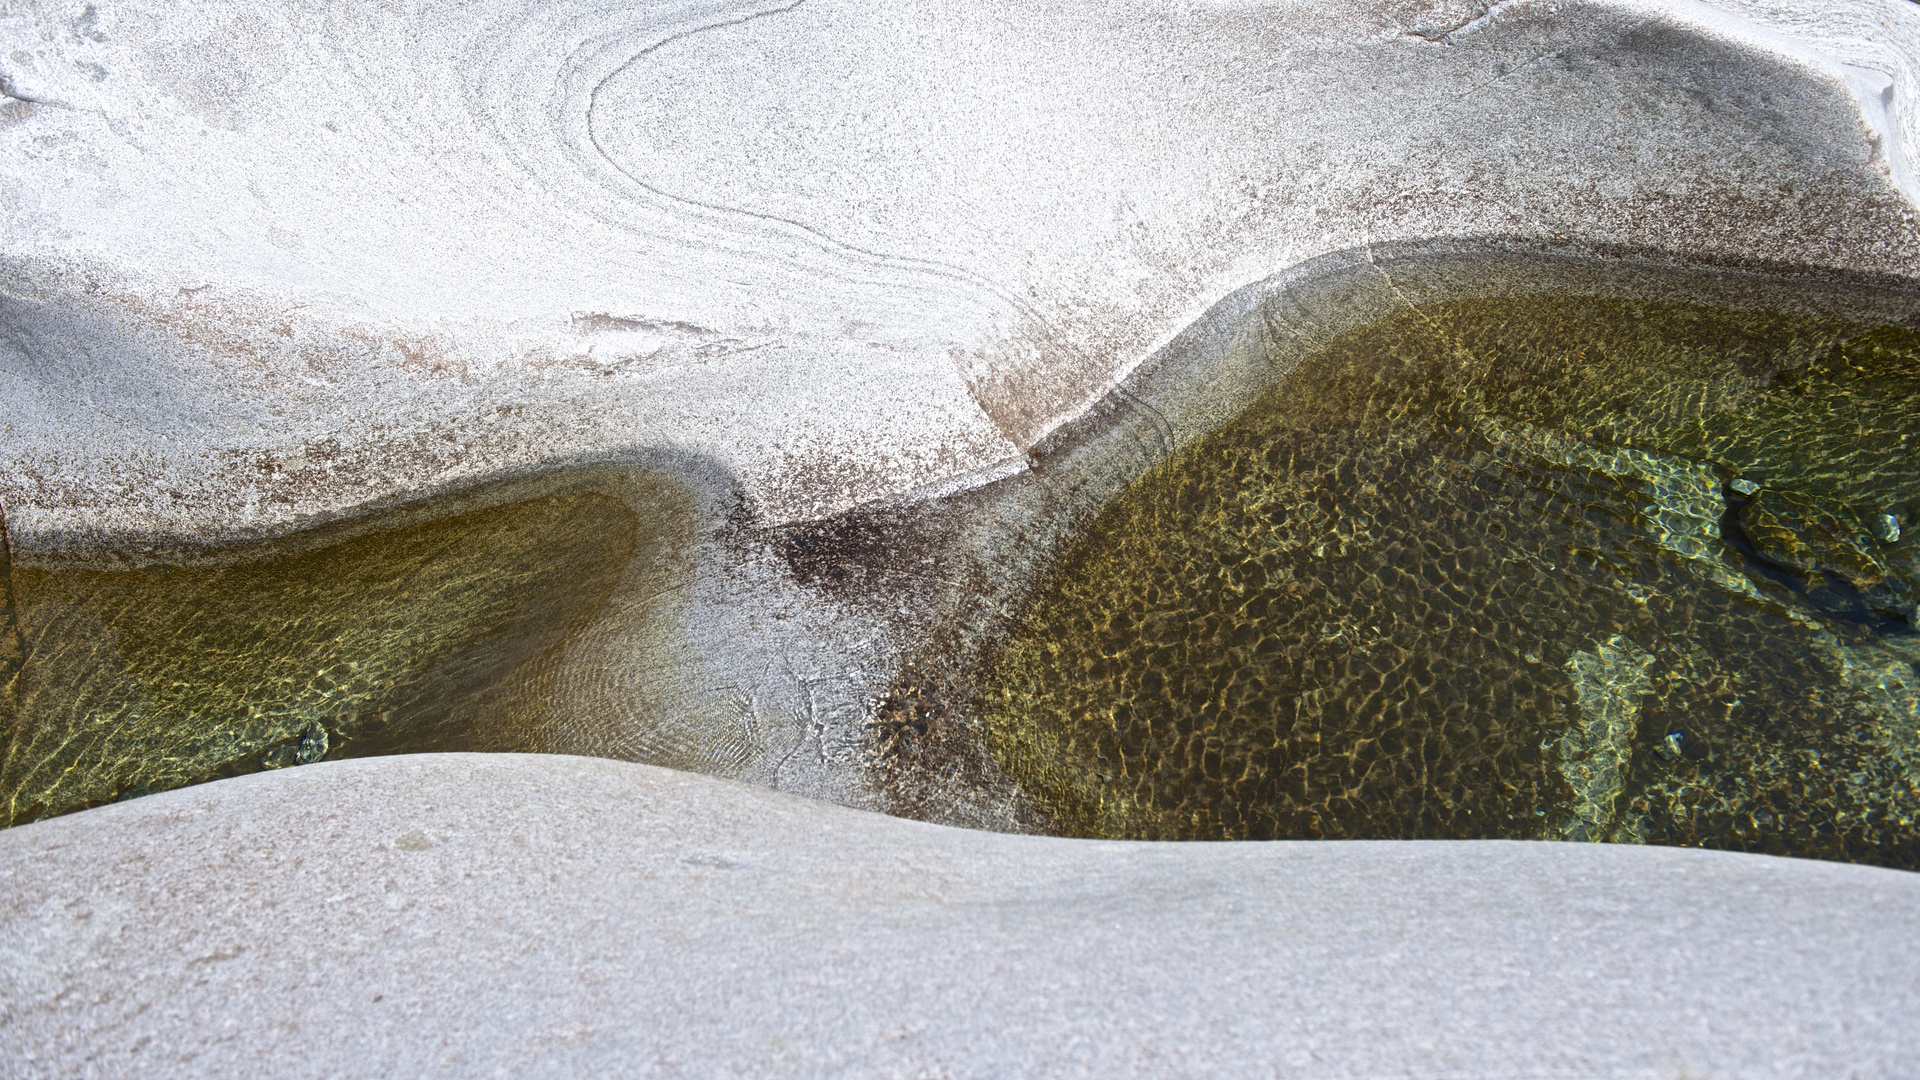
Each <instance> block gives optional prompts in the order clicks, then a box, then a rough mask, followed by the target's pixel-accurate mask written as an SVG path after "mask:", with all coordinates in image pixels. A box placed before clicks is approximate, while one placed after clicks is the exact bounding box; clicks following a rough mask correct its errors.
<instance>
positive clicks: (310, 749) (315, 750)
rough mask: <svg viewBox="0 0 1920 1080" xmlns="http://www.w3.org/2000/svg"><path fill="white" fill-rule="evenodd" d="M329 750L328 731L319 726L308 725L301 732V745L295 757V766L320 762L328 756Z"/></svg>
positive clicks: (295, 752)
mask: <svg viewBox="0 0 1920 1080" xmlns="http://www.w3.org/2000/svg"><path fill="white" fill-rule="evenodd" d="M327 748H328V738H327V729H326V728H324V727H322V726H320V725H319V724H308V725H307V726H306V729H305V730H303V731H301V732H300V743H299V746H298V747H297V748H296V749H295V750H294V755H293V760H294V764H296V765H308V764H311V763H313V762H316V761H319V760H320V759H321V758H323V757H326V756H327Z"/></svg>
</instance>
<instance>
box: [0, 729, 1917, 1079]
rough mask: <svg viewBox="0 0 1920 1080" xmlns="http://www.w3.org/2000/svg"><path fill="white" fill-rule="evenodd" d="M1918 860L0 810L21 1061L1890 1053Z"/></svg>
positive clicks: (1394, 1060) (1082, 1071)
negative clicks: (11, 825) (1854, 861)
mask: <svg viewBox="0 0 1920 1080" xmlns="http://www.w3.org/2000/svg"><path fill="white" fill-rule="evenodd" d="M1916 942H1920V876H1915V875H1911V874H1904V873H1899V872H1895V871H1888V870H1875V869H1869V868H1865V867H1858V866H1840V865H1830V864H1822V863H1813V862H1803V861H1796V860H1786V859H1773V858H1767V857H1763V856H1747V855H1728V854H1719V853H1712V852H1701V851H1682V850H1673V849H1658V848H1626V847H1615V846H1606V845H1572V844H1546V843H1532V844H1527V843H1497V842H1486V843H1398V844H1396V843H1319V844H1313V843H1304V844H1302V843H1276V844H1129V843H1093V842H1081V841H1065V840H1051V839H1044V838H1037V837H1020V836H1008V835H1001V834H993V833H978V832H968V831H962V830H954V829H947V828H942V827H940V826H934V825H926V824H922V823H918V822H910V821H903V820H900V819H897V818H887V817H881V816H878V815H873V814H866V813H861V812H858V811H853V810H847V809H843V808H839V807H833V806H829V805H826V804H822V803H815V802H809V801H806V800H802V799H797V798H794V797H791V796H785V795H780V794H777V793H773V792H768V791H765V790H763V789H760V788H756V787H749V786H746V785H741V784H734V783H729V782H726V781H719V780H711V779H706V778H702V777H694V776H689V775H687V774H684V773H674V772H669V771H666V770H662V769H655V768H650V767H647V766H642V765H631V764H624V763H616V762H605V761H595V760H591V759H585V758H567V757H520V756H511V755H498V756H484V757H476V756H463V755H446V756H442V755H423V756H418V757H400V758H382V759H375V760H367V761H354V762H330V763H323V764H320V765H313V766H307V767H304V768H300V769H291V770H287V771H284V772H279V773H271V774H263V775H258V776H252V777H245V778H241V779H239V780H234V781H226V782H222V783H218V784H210V785H207V786H204V787H199V788H191V789H187V790H182V791H175V792H169V793H166V794H163V795H156V796H150V797H148V798H145V799H141V800H138V801H135V802H131V803H122V804H119V805H116V806H113V807H109V808H106V809H103V810H95V811H88V812H87V813H84V814H80V815H76V816H73V817H68V818H60V819H55V820H52V821H46V822H41V823H39V824H35V825H27V826H22V827H20V828H16V829H12V830H9V831H7V832H4V833H0V950H4V952H0V955H4V956H5V957H6V962H5V963H4V964H0V1073H4V1074H5V1075H7V1076H10V1077H21V1078H23V1080H24V1078H28V1077H34V1078H37V1077H96V1076H99V1077H107V1076H116V1077H117V1076H140V1077H171V1076H181V1077H189V1076H190V1077H227V1076H233V1077H240V1076H262V1075H272V1076H278V1077H308V1076H312V1077H322V1076H410V1077H437V1076H448V1077H472V1076H492V1075H513V1076H569V1077H570V1076H587V1075H595V1076H598V1075H617V1076H713V1077H719V1076H739V1077H766V1076H847V1077H880V1076H886V1077H893V1076H897V1077H920V1076H939V1077H954V1078H962V1077H989V1076H1023V1077H1025V1076H1035V1077H1037V1076H1086V1077H1101V1078H1109V1077H1129V1076H1142V1077H1162V1076H1270V1075H1271V1076H1289V1077H1303V1078H1316V1080H1318V1078H1333V1077H1342V1078H1345V1077H1351V1078H1368V1080H1371V1078H1377V1077H1388V1076H1392V1077H1420V1078H1426V1077H1447V1078H1460V1080H1469V1078H1470V1080H1485V1078H1489V1077H1529V1078H1532V1077H1646V1078H1654V1077H1659V1078H1672V1077H1683V1076H1684V1077H1700V1078H1711V1077H1729V1078H1732V1077H1738V1078H1741V1080H1754V1078H1763V1077H1833V1076H1855V1077H1897V1076H1905V1075H1909V1074H1910V1071H1911V1066H1912V1063H1913V1061H1914V1060H1915V1055H1916V1053H1920V1025H1915V1024H1913V1023H1912V1022H1911V1019H1912V1013H1913V1008H1914V1003H1915V1001H1916V999H1920V946H1916V944H1915V943H1916Z"/></svg>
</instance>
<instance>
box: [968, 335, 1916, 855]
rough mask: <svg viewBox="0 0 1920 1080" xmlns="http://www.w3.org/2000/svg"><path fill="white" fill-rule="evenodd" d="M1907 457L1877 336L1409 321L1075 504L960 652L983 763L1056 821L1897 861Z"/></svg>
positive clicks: (1907, 373) (1141, 833)
mask: <svg viewBox="0 0 1920 1080" xmlns="http://www.w3.org/2000/svg"><path fill="white" fill-rule="evenodd" d="M1917 443H1920V335H1915V334H1914V333H1913V332H1911V331H1909V330H1905V329H1901V328H1896V327H1871V326H1862V325H1853V324H1849V323H1845V322H1841V321H1836V320H1823V319H1815V318H1806V317H1798V316H1789V315H1781V314H1773V313H1765V312H1752V311H1733V310H1725V309H1713V308H1707V307H1702V306H1696V305H1688V304H1683V303H1648V302H1625V301H1616V300H1609V299H1604V298H1593V297H1553V298H1530V299H1503V300H1485V301H1462V302H1454V303H1442V304H1432V305H1426V306H1423V307H1421V308H1419V309H1417V310H1410V311H1408V312H1406V313H1403V314H1401V315H1399V316H1396V317H1394V318H1390V319H1387V320H1385V321H1383V322H1380V323H1377V324H1374V325H1372V326H1369V327H1365V328H1362V329H1360V330H1357V331H1354V332H1352V333H1350V334H1347V335H1345V336H1343V337H1341V338H1339V339H1338V340H1336V341H1334V342H1333V343H1331V344H1330V345H1328V346H1327V347H1326V348H1325V349H1323V350H1321V351H1320V352H1318V353H1316V354H1315V355H1314V356H1312V357H1310V358H1308V359H1307V360H1305V361H1304V362H1303V363H1302V364H1301V366H1300V367H1299V368H1298V369H1297V370H1296V371H1295V372H1294V373H1293V374H1292V375H1291V376H1290V377H1289V378H1288V379H1287V380H1286V382H1285V383H1283V384H1282V385H1281V386H1280V387H1279V388H1277V389H1276V390H1274V391H1273V392H1272V393H1270V394H1269V395H1267V396H1266V397H1265V398H1264V399H1262V400H1261V401H1260V402H1259V403H1257V404H1256V405H1254V406H1253V407H1252V408H1250V409H1248V410H1247V411H1246V412H1245V413H1244V414H1242V415H1241V416H1239V417H1237V418H1235V419H1233V420H1231V421H1229V422H1228V423H1226V424H1225V425H1223V426H1222V427H1220V428H1218V429H1216V430H1215V431H1213V432H1212V433H1210V434H1209V435H1207V436H1205V437H1203V438H1201V439H1199V440H1198V441H1196V442H1194V443H1193V444H1191V445H1189V446H1187V447H1186V448H1184V449H1182V450H1180V451H1178V452H1176V453H1175V454H1174V455H1173V456H1172V457H1170V458H1169V459H1167V460H1166V461H1164V462H1163V463H1161V464H1160V465H1159V466H1157V467H1155V468H1154V469H1153V470H1151V471H1150V472H1149V473H1148V474H1146V475H1145V476H1143V477H1142V478H1141V479H1139V480H1138V481H1136V482H1135V483H1134V484H1133V485H1132V486H1131V487H1130V488H1129V489H1128V490H1127V491H1125V492H1124V493H1123V494H1121V495H1120V496H1119V497H1117V498H1115V499H1114V500H1113V501H1112V502H1111V503H1109V504H1108V505H1107V506H1106V507H1104V508H1103V509H1102V510H1101V511H1100V512H1099V513H1098V514H1097V515H1096V517H1095V518H1094V520H1093V521H1092V523H1091V524H1090V525H1089V526H1088V527H1087V528H1086V529H1085V530H1084V532H1083V533H1082V534H1081V535H1080V536H1079V537H1078V538H1077V539H1076V540H1074V541H1073V542H1072V543H1071V544H1070V545H1069V547H1068V548H1067V550H1066V551H1065V552H1064V554H1063V555H1062V557H1061V558H1060V560H1059V561H1058V563H1057V564H1056V565H1055V567H1054V568H1053V569H1052V571H1051V572H1050V573H1049V574H1048V576H1047V577H1046V578H1045V580H1044V581H1043V582H1042V584H1041V585H1040V587H1039V588H1038V589H1037V590H1036V592H1035V593H1034V595H1033V597H1032V598H1031V601H1030V604H1029V606H1028V608H1027V609H1026V611H1025V614H1024V616H1023V617H1022V619H1021V621H1020V623H1019V625H1018V627H1017V628H1016V630H1015V632H1014V633H1013V634H1012V635H1011V636H1010V638H1009V639H1008V640H1007V641H1006V642H1005V643H1004V644H1003V645H1002V646H1001V648H1000V649H999V651H998V653H997V655H996V656H995V657H994V658H993V660H992V662H991V664H990V670H989V673H988V677H987V680H986V688H985V692H984V701H983V710H984V721H985V728H986V735H987V739H988V743H989V745H990V747H991V749H992V751H993V753H994V755H995V757H996V758H997V759H998V760H999V762H1000V763H1001V765H1002V766H1003V767H1004V768H1005V769H1006V770H1007V771H1008V773H1009V774H1010V775H1011V776H1012V777H1013V778H1014V779H1015V781H1016V782H1018V783H1019V784H1020V785H1021V786H1022V787H1023V788H1024V789H1025V790H1026V791H1027V792H1028V793H1029V794H1030V795H1032V796H1033V797H1034V798H1035V799H1036V800H1037V801H1038V802H1039V803H1040V804H1041V805H1042V806H1043V807H1044V808H1045V809H1046V810H1047V811H1048V812H1049V813H1050V814H1051V815H1052V816H1053V818H1054V820H1055V822H1056V824H1057V826H1058V827H1059V829H1060V830H1061V831H1063V832H1066V833H1070V834H1074V835H1083V836H1107V837H1141V838H1165V839H1193V838H1218V839H1253V838H1274V837H1341V838H1395V837H1544V838H1557V839H1583V840H1615V841H1643V842H1653V843H1667V844H1683V845H1699V846H1710V847H1719V848H1731V849H1737V850H1749V851H1767V852H1775V853H1781V854H1797V855H1807V856H1814V857H1822V858H1833V859H1846V860H1853V861H1864V862H1873V863H1882V864H1888V865H1896V866H1909V867H1920V770H1916V768H1915V766H1920V705H1916V702H1917V701H1920V695H1916V689H1917V688H1920V668H1916V666H1915V664H1916V663H1920V645H1917V644H1916V642H1917V640H1920V639H1916V636H1915V635H1914V634H1913V632H1912V628H1911V626H1910V625H1909V623H1910V620H1911V619H1912V618H1913V615H1912V612H1913V605H1914V602H1915V600H1916V599H1917V598H1920V552H1917V551H1916V545H1915V544H1914V541H1913V530H1908V531H1906V532H1905V533H1904V534H1902V533H1900V532H1899V530H1898V525H1899V524H1900V523H1901V522H1903V521H1913V520H1915V514H1916V511H1920V460H1916V457H1915V455H1914V453H1913V450H1914V449H1916V444H1917ZM1736 481H1738V482H1739V483H1738V484H1737V486H1735V482H1736ZM1746 491H1753V492H1754V494H1753V497H1752V498H1750V499H1749V498H1746V497H1744V494H1743V493H1744V492H1746ZM1896 537H1897V538H1896Z"/></svg>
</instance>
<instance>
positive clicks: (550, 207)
mask: <svg viewBox="0 0 1920 1080" xmlns="http://www.w3.org/2000/svg"><path fill="white" fill-rule="evenodd" d="M1917 35H1920V14H1916V11H1915V9H1914V8H1913V6H1912V5H1911V4H1907V3H1902V2H1899V0H1878V2H1874V3H1862V4H1841V3H1833V2H1824V3H1823V2H1813V0H1798V2H1794V3H1746V2H1742V3H1737V4H1734V5H1733V6H1732V7H1731V8H1730V9H1722V8H1714V7H1708V6H1705V5H1699V4H1681V3H1674V4H1658V5H1655V4H1644V3H1593V2H1564V3H1560V2H1527V3H1520V2H1503V3H1499V4H1495V5H1492V6H1488V5H1485V4H1482V3H1460V2H1458V0H1435V2H1426V0H1409V2H1387V3H1380V2H1371V3H1340V4H1332V5H1313V6H1310V7H1309V6H1300V5H1293V4H1286V3H1273V4H1232V5H1225V4H1222V5H1184V6H1174V5H1162V4H1150V3H1118V4H1113V5H1107V6H1100V7H1092V8H1089V7H1087V6H1085V5H1077V4H1051V5H1041V6H1034V5H1028V4H1018V5H1014V4H1007V5H999V4H969V5H964V6H962V7H958V8H955V7H953V6H951V5H939V4H906V5H902V4H876V3H850V2H838V0H801V2H791V0H789V2H785V3H714V2H689V3H672V4H657V5H648V6H640V7H636V6H632V5H619V4H611V3H558V4H555V3H540V4H530V3H515V2H512V0H487V2H484V3H477V4H466V5H460V6H457V7H456V6H451V5H443V4H433V3H411V4H398V5H395V4H386V5H376V4H356V5H346V6H335V7H330V8H327V9H325V10H321V9H288V10H279V9H275V10H264V9H260V8H258V6H257V5H242V4H237V3H236V4H222V3H215V4H205V5H195V6H194V7H193V9H192V10H190V11H183V10H181V9H180V8H179V7H178V6H177V5H170V4H160V3H156V2H151V0H94V2H92V3H87V4H81V5H74V4H66V3H48V2H29V3H22V4H15V5H11V6H9V7H8V8H7V9H6V11H5V13H4V14H0V91H4V93H5V95H6V98H5V102H4V115H3V116H0V141H3V142H4V146H5V153H4V154H0V192H3V193H4V194H0V215H4V221H5V228H4V233H3V234H0V236H3V238H0V291H3V294H4V299H3V302H4V307H5V314H4V326H5V328H6V333H5V335H4V337H3V338H0V340H4V345H3V346H0V348H3V349H4V364H3V365H0V366H3V367H4V375H3V376H0V378H4V379H5V380H6V384H7V387H8V389H7V391H6V393H5V394H4V395H0V409H3V410H4V411H3V412H0V425H4V427H3V428H0V431H4V433H5V437H4V440H3V441H0V455H3V456H0V462H3V463H4V468H0V476H3V477H4V480H3V481H0V500H4V502H5V505H6V508H7V514H8V523H9V527H10V529H11V531H12V533H13V537H14V541H15V546H16V547H17V548H18V549H19V550H20V551H21V552H22V553H24V554H25V555H27V556H32V555H33V553H34V552H36V551H47V552H50V551H56V550H69V551H71V550H96V549H99V548H101V547H103V546H112V545H115V544H119V545H125V544H127V543H131V542H135V541H138V540H141V539H148V538H161V539H166V538H174V539H179V538H202V539H205V538H223V537H224V538H234V537H240V536H245V535H251V534H256V533H261V532H273V531H279V530H284V529H285V528H287V527H289V526H290V525H291V524H293V523H295V522H298V521H302V520H306V519H310V518H313V517H315V516H316V515H325V514H329V513H338V512H342V511H346V510H350V509H352V508H354V507H357V506H361V505H365V504H368V503H372V502H378V501H381V500H392V499H395V498H401V497H406V496H411V495H417V494H421V493H425V492H429V491H433V490H438V489H443V488H448V487H459V486H462V485H465V484H469V483H472V482H475V481H477V480H480V479H484V478H487V477H492V476H498V475H504V474H511V473H514V472H516V471H523V470H527V469H532V468H539V467H547V466H552V465H557V464H563V463H566V462H569V461H577V460H582V459H595V458H605V457H608V456H614V457H618V456H622V455H633V454H637V453H642V452H645V453H654V454H659V453H670V454H676V455H682V456H688V455H691V456H695V457H700V458H703V459H707V460H710V461H711V462H713V463H714V464H715V465H716V466H717V467H718V468H719V469H721V470H722V471H723V472H724V473H725V474H726V475H727V476H729V477H731V478H733V479H734V480H735V481H736V482H737V484H738V487H739V489H740V491H741V492H742V494H743V496H744V497H745V499H746V500H747V502H748V504H749V506H750V508H751V512H752V513H753V514H754V516H755V517H756V519H757V520H761V521H764V522H772V523H779V522H789V521H796V520H806V519H813V518H819V517H822V516H825V515H829V514H831V513H834V512H837V511H839V510H842V509H844V508H846V507H848V506H850V505H854V504H857V503H861V502H866V501H871V500H874V499H879V498H885V497H888V496H892V495H897V494H900V493H902V492H907V491H912V490H916V489H920V488H923V487H926V486H928V485H941V484H948V485H951V484H953V483H956V482H957V483H966V482H968V481H967V479H966V478H968V477H975V478H977V477H981V476H992V475H999V474H1002V473H1004V472H1006V471H1007V470H1008V469H1011V468H1018V467H1019V463H1020V460H1021V455H1022V454H1023V453H1024V452H1025V451H1026V450H1027V449H1029V448H1030V447H1031V446H1032V445H1034V444H1035V442H1036V441H1037V440H1039V439H1041V438H1042V437H1043V436H1045V435H1046V433H1048V432H1049V431H1052V430H1054V429H1055V428H1056V426H1057V425H1058V424H1059V423H1060V422H1062V421H1063V420H1065V419H1067V418H1069V417H1072V416H1074V415H1076V414H1078V413H1079V412H1080V411H1081V410H1083V409H1084V408H1085V407H1086V406H1087V405H1088V404H1089V403H1091V402H1093V401H1095V400H1097V399H1098V398H1099V397H1100V396H1101V395H1102V394H1104V393H1105V392H1106V391H1107V390H1108V389H1109V388H1110V387H1111V386H1113V385H1114V383H1115V381H1116V380H1117V379H1119V378H1120V377H1122V376H1123V375H1124V374H1125V373H1126V372H1127V371H1129V370H1131V369H1132V368H1133V367H1134V366H1135V365H1136V364H1138V363H1139V362H1140V361H1141V360H1142V359H1143V358H1144V357H1147V356H1148V355H1150V354H1151V353H1153V352H1154V350H1155V349H1157V348H1159V347H1160V346H1161V345H1162V344H1164V343H1165V342H1167V341H1168V340H1170V339H1171V338H1172V337H1173V336H1174V335H1175V334H1176V333H1177V332H1179V331H1180V330H1181V329H1182V328H1183V327H1186V326H1188V325H1189V324H1190V323H1192V321H1193V320H1194V319H1195V318H1197V317H1198V316H1199V315H1200V314H1201V313H1202V312H1204V311H1206V310H1208V309H1209V308H1210V307H1212V306H1213V305H1214V304H1215V303H1216V302H1217V301H1219V300H1220V299H1221V298H1222V297H1225V296H1227V295H1229V294H1230V293H1232V292H1233V290H1235V289H1237V288H1240V287H1242V286H1244V285H1246V284H1247V283H1248V282H1252V281H1258V280H1261V279H1264V278H1266V277H1267V276H1269V275H1271V274H1273V273H1275V272H1277V271H1283V270H1285V269H1286V268H1288V267H1291V266H1296V265H1298V264H1300V263H1302V262H1304V261H1306V260H1310V259H1312V258H1314V257H1317V256H1320V255H1323V254H1325V253H1328V252H1333V251H1341V250H1351V249H1356V248H1361V247H1368V246H1372V245H1376V244H1384V243H1393V242H1401V241H1408V240H1414V239H1419V238H1427V237H1473V236H1490V235H1508V236H1516V237H1520V238H1523V239H1531V240H1535V241H1543V242H1554V241H1556V240H1557V239H1562V238H1568V239H1577V240H1579V241H1581V242H1584V243H1590V244H1603V245H1607V244H1611V245H1625V246H1629V247H1646V246H1651V247H1658V248H1661V249H1664V250H1668V251H1671V252H1674V253H1676V254H1678V255H1681V256H1683V257H1688V258H1707V259H1713V260H1722V261H1725V260H1731V261H1736V262H1754V261H1759V262H1776V263H1789V264H1795V265H1815V266H1823V267H1829V268H1834V269H1841V270H1853V271H1871V272H1878V273H1890V274H1897V275H1907V276H1911V275H1913V274H1914V273H1915V272H1916V268H1920V239H1916V229H1915V228H1914V219H1913V204H1912V202H1911V199H1910V197H1909V196H1910V195H1911V193H1912V191H1913V183H1912V180H1911V168H1910V166H1909V164H1908V158H1907V154H1906V152H1905V150H1903V149H1902V147H1903V145H1904V140H1905V138H1906V135H1907V133H1908V132H1909V128H1910V127H1911V125H1912V124H1913V123H1914V120H1913V116H1914V110H1912V109H1909V108H1907V102H1908V100H1909V99H1910V97H1911V91H1912V87H1913V85H1914V71H1915V65H1914V60H1913V58H1914V56H1915V55H1917V54H1920V50H1917V49H1916V45H1915V42H1916V40H1920V38H1917ZM1903 192H1905V193H1906V194H1903ZM302 463H315V464H317V465H318V466H319V467H318V468H304V467H301V465H302Z"/></svg>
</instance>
